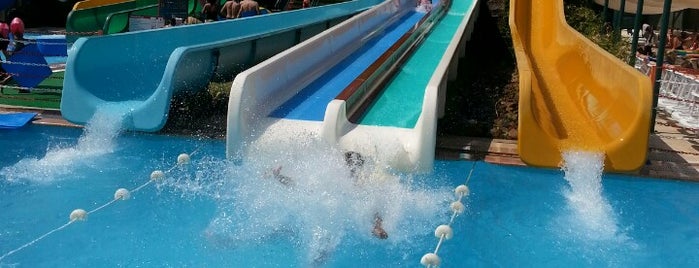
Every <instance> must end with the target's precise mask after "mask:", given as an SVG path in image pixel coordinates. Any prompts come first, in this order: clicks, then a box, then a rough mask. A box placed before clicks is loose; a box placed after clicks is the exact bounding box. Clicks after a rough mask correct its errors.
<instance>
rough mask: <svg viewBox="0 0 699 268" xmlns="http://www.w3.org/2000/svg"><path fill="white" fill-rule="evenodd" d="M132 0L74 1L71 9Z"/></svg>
mask: <svg viewBox="0 0 699 268" xmlns="http://www.w3.org/2000/svg"><path fill="white" fill-rule="evenodd" d="M129 1H133V0H84V1H80V2H77V3H75V5H73V10H80V9H88V8H93V7H101V6H106V5H111V4H119V3H123V2H129Z"/></svg>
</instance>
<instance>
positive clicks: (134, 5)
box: [66, 0, 196, 43]
mask: <svg viewBox="0 0 699 268" xmlns="http://www.w3.org/2000/svg"><path fill="white" fill-rule="evenodd" d="M193 1H196V0H193ZM132 14H133V15H141V16H157V15H158V0H86V1H80V2H77V3H75V5H74V6H73V10H71V11H70V13H68V17H67V18H66V33H67V34H66V40H67V41H68V43H73V42H75V40H77V39H78V38H80V37H84V36H92V35H96V34H97V32H98V31H101V32H102V34H110V33H118V32H124V31H126V30H127V29H128V28H127V27H128V20H129V16H130V15H132ZM108 21H109V22H110V23H108V24H107V22H108Z"/></svg>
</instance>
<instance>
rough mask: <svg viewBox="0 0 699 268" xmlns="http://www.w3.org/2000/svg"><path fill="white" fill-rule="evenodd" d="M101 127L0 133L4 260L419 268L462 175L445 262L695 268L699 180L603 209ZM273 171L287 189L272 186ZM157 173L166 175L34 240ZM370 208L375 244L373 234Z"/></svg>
mask: <svg viewBox="0 0 699 268" xmlns="http://www.w3.org/2000/svg"><path fill="white" fill-rule="evenodd" d="M109 121H110V120H109V118H105V119H103V120H99V121H97V122H109ZM109 128H110V126H109V124H104V125H103V126H100V124H99V123H97V124H93V125H91V126H88V128H87V129H88V131H83V130H82V129H74V128H59V127H48V126H36V125H29V126H27V127H24V128H22V129H18V130H3V131H2V132H0V136H1V137H2V139H0V147H2V148H4V153H3V157H2V158H0V196H1V197H0V207H1V208H2V213H0V256H4V257H0V258H2V259H0V267H5V266H12V267H15V266H16V267H64V266H78V267H88V266H98V267H116V266H146V267H147V266H158V267H163V266H165V267H167V266H174V267H183V266H194V267H238V266H253V267H311V266H322V267H357V266H364V267H417V266H421V264H420V258H421V257H422V256H423V255H424V254H425V253H428V252H432V251H434V249H435V247H436V245H437V238H435V236H434V230H435V228H436V227H437V226H438V225H440V224H446V223H448V222H449V219H450V217H451V213H452V212H451V211H450V209H449V204H450V203H451V202H453V201H454V200H455V199H456V198H455V196H454V190H453V189H454V188H455V187H456V186H458V185H460V184H464V183H466V180H467V177H468V174H469V171H470V170H471V168H472V167H474V171H473V174H472V176H471V178H470V179H469V180H468V186H469V188H470V192H471V194H470V195H469V196H468V197H466V198H464V199H463V203H464V204H465V205H466V211H465V212H464V213H463V214H461V215H459V216H457V217H456V218H455V220H454V223H453V225H452V228H453V230H454V238H452V239H451V240H447V241H445V242H444V243H443V244H442V245H441V246H440V249H439V252H438V255H439V256H440V258H441V261H442V267H467V266H487V267H491V266H499V267H514V266H516V267H521V266H536V267H562V266H566V267H567V266H575V267H600V266H604V267H610V266H612V267H616V266H621V267H697V266H698V265H699V254H696V249H697V248H699V228H697V226H699V184H697V183H691V182H681V181H671V180H658V179H652V178H639V177H632V176H622V175H610V174H605V175H604V177H603V178H602V180H601V185H599V186H601V187H600V188H599V189H598V190H599V191H598V192H599V194H600V195H601V198H599V200H600V202H601V203H600V204H592V205H588V207H585V206H582V207H579V206H576V205H575V203H574V202H571V192H574V191H576V190H575V189H573V188H571V186H570V185H571V184H570V183H569V182H568V181H567V180H566V179H564V174H563V171H561V170H549V169H535V168H528V167H510V166H499V165H493V164H488V163H484V162H477V163H475V165H474V163H473V162H468V161H436V163H435V169H434V172H433V173H432V174H428V175H419V174H393V173H391V172H385V173H382V174H381V176H379V177H385V178H384V179H381V180H377V181H374V182H373V183H372V184H361V183H358V182H357V181H354V180H352V179H351V176H350V175H349V171H348V169H347V168H346V166H344V165H343V160H342V157H341V153H340V152H339V151H338V150H336V149H333V148H327V147H326V146H325V145H323V144H322V143H318V142H317V141H316V140H315V139H314V138H313V137H312V136H309V137H305V138H304V137H296V138H297V139H303V142H291V141H290V142H288V143H284V144H277V145H276V146H268V147H263V146H260V147H259V148H255V146H253V147H252V148H253V149H254V150H256V152H257V153H256V154H255V155H253V156H250V157H249V158H248V159H246V160H244V161H243V162H242V163H231V162H229V161H226V160H225V155H224V151H225V144H224V141H222V140H209V139H195V138H184V137H172V136H160V135H150V134H135V133H131V132H126V133H121V134H120V135H115V131H114V130H109ZM105 129H107V130H105ZM181 153H190V154H191V162H190V163H189V164H183V165H177V164H176V159H177V156H178V155H179V154H181ZM372 163H373V162H372ZM276 166H281V167H282V173H283V174H285V175H287V176H289V177H290V178H292V180H293V185H291V186H284V185H282V184H280V183H279V182H278V181H276V180H274V179H273V178H272V177H270V175H269V174H270V170H271V169H272V168H274V167H276ZM380 166H381V162H380V160H378V161H377V162H376V163H374V164H368V165H367V167H366V169H372V168H375V169H380V168H379V167H380ZM154 170H162V171H164V172H165V174H166V175H165V178H163V179H161V180H157V181H153V182H152V183H150V184H148V185H146V186H145V187H143V188H142V189H140V190H139V191H136V192H132V193H131V198H130V199H128V200H124V201H116V202H114V203H112V204H110V205H107V206H106V207H104V208H103V209H99V210H97V211H95V212H93V213H90V214H89V215H88V218H87V220H86V221H76V222H73V223H72V224H70V225H68V226H67V227H65V228H62V229H60V230H58V231H56V232H53V233H50V235H47V236H45V237H43V238H41V239H39V240H36V241H35V242H34V243H31V242H32V241H34V240H35V239H37V238H39V237H41V236H42V235H44V234H46V233H48V232H50V231H51V230H54V229H56V228H59V227H60V226H62V225H64V224H66V222H68V220H69V214H70V213H71V211H73V210H74V209H76V208H82V209H85V210H87V211H90V210H93V209H95V208H98V207H100V206H101V205H103V204H105V203H108V202H109V201H110V200H112V199H114V197H113V196H114V192H115V190H116V189H118V188H127V189H134V188H136V187H138V186H139V185H143V184H144V183H147V182H148V181H149V179H150V174H151V172H153V171H154ZM369 186H372V187H369ZM592 187H593V188H594V186H592ZM590 206H602V207H606V209H601V210H600V209H599V208H596V207H590ZM588 211H601V213H602V214H603V215H599V214H598V213H586V212H588ZM376 213H380V214H381V216H382V217H383V225H384V226H383V227H384V228H385V229H386V231H387V232H388V233H389V238H388V239H387V240H380V239H377V238H375V237H373V236H372V235H371V233H370V228H371V227H372V219H373V218H372V217H373V215H374V214H376ZM591 223H592V224H591ZM23 245H26V247H22V246H23ZM15 250H16V251H15ZM8 253H9V254H8Z"/></svg>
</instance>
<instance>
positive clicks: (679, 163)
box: [436, 112, 699, 181]
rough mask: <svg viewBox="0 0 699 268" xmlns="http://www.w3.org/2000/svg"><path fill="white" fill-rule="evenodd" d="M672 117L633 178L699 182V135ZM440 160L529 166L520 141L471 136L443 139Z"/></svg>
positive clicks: (659, 125) (661, 119)
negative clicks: (674, 120)
mask: <svg viewBox="0 0 699 268" xmlns="http://www.w3.org/2000/svg"><path fill="white" fill-rule="evenodd" d="M668 118H669V115H668V114H666V113H662V112H660V113H658V118H657V119H656V124H655V134H653V135H651V136H650V141H649V149H648V162H647V164H646V166H644V167H643V168H642V169H641V170H640V171H638V172H636V173H633V174H632V175H637V176H645V177H654V178H664V179H678V180H688V181H699V136H698V135H699V133H697V130H693V129H685V128H681V127H678V126H677V125H676V124H674V123H673V121H672V120H668ZM436 157H437V158H440V159H480V160H484V161H486V162H489V163H495V164H504V165H522V166H524V165H526V164H524V163H523V162H522V160H521V159H520V158H519V156H518V154H517V141H515V140H498V139H484V138H471V137H440V138H438V139H437V156H436Z"/></svg>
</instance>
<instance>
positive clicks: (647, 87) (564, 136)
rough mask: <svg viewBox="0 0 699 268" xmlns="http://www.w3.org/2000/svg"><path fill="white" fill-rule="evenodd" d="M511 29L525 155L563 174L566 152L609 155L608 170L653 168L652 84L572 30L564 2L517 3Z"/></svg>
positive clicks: (527, 159) (513, 4)
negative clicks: (649, 159) (650, 140)
mask: <svg viewBox="0 0 699 268" xmlns="http://www.w3.org/2000/svg"><path fill="white" fill-rule="evenodd" d="M509 23H510V29H511V32H512V42H513V45H514V49H515V54H516V57H517V69H518V71H519V144H518V147H519V155H520V157H521V158H522V160H523V161H524V162H525V163H527V164H528V165H532V166H539V167H558V166H560V164H561V152H562V151H569V150H584V151H597V152H603V153H604V154H605V170H607V171H617V172H628V171H635V170H638V169H640V168H641V167H642V166H643V164H644V163H645V161H646V153H647V149H648V138H649V130H650V117H651V101H652V85H651V82H650V79H649V78H648V77H646V76H644V75H643V74H641V73H640V72H638V71H636V70H635V69H634V68H632V67H630V66H628V65H627V64H625V63H624V62H622V61H621V60H619V59H617V58H616V57H614V56H613V55H611V54H609V53H607V52H606V51H604V50H603V49H602V48H600V47H599V46H597V45H596V44H594V43H592V41H590V40H588V39H587V38H585V37H584V36H583V35H581V34H580V33H578V32H577V31H576V30H575V29H573V28H571V27H570V26H569V25H568V23H566V20H565V16H564V13H563V0H511V1H510V21H509Z"/></svg>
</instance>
